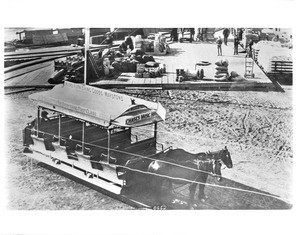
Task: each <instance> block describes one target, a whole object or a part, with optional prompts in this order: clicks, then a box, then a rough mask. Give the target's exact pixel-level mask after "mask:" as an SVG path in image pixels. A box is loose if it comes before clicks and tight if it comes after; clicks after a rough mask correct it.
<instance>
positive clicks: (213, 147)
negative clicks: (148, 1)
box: [1, 1, 297, 234]
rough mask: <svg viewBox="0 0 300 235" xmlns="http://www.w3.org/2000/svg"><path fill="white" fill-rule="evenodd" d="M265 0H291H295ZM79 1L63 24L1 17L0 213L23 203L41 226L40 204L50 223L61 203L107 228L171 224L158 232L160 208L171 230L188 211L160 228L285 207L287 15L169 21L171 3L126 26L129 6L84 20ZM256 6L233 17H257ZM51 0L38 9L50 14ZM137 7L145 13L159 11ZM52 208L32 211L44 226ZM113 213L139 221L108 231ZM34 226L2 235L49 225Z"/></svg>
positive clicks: (290, 153) (280, 211)
mask: <svg viewBox="0 0 300 235" xmlns="http://www.w3.org/2000/svg"><path fill="white" fill-rule="evenodd" d="M93 2H94V1H91V3H93ZM117 2H118V1H117ZM233 2H235V1H233ZM257 2H258V1H254V3H257ZM266 2H268V3H267V4H271V3H270V1H266ZM275 2H276V4H277V3H280V4H282V5H283V8H284V7H285V8H286V9H290V7H291V2H292V1H291V2H290V1H275ZM76 3H78V2H77V1H76ZM288 3H289V4H288ZM47 4H50V3H47ZM81 4H84V5H82V11H83V12H86V11H87V12H86V13H84V14H82V15H80V14H79V15H78V12H77V13H75V12H73V13H72V12H71V11H70V12H68V11H65V18H64V19H65V20H68V23H67V24H66V22H61V21H59V22H57V21H54V23H50V24H49V23H46V24H43V19H42V18H41V17H42V15H43V14H42V13H41V12H40V13H39V14H38V16H37V18H39V19H40V20H41V22H42V23H41V22H40V23H36V24H34V23H32V22H35V21H34V20H33V21H30V22H29V24H28V23H26V24H22V19H21V18H20V16H19V18H20V20H19V23H16V22H18V21H17V20H13V24H10V22H9V21H8V22H7V23H4V24H3V27H2V31H3V37H2V38H3V50H2V51H3V56H2V58H3V63H4V68H3V76H4V78H3V81H4V82H3V86H4V94H3V97H4V104H3V107H4V110H3V115H2V116H3V117H2V119H3V121H2V126H3V127H4V129H3V131H1V132H2V134H3V141H2V145H3V150H4V151H3V154H2V158H3V159H2V161H3V164H2V162H1V165H2V167H3V169H4V170H3V171H2V170H1V171H2V173H3V177H2V179H4V180H3V183H4V184H3V185H4V189H5V190H4V195H2V196H3V198H4V199H3V200H2V202H4V206H3V207H4V213H3V216H5V211H6V212H7V213H8V214H10V213H16V214H19V213H21V214H22V213H24V212H25V213H29V214H28V218H26V219H28V220H29V221H31V223H32V224H35V222H34V221H35V220H37V223H38V227H40V226H41V224H39V222H38V220H39V217H40V216H39V215H40V213H42V214H43V213H44V212H53V213H55V214H58V217H57V218H60V219H58V221H57V224H58V225H61V224H63V225H66V224H64V223H63V221H62V220H61V219H62V218H64V217H60V216H63V214H65V213H66V214H65V217H67V216H68V215H71V216H78V215H82V217H83V216H84V217H90V218H91V217H94V218H93V219H94V220H95V221H98V220H99V224H98V225H97V227H98V229H99V226H100V225H101V224H102V225H101V226H105V222H104V223H103V222H102V223H101V222H100V221H101V220H103V221H106V220H108V221H109V223H108V224H110V226H108V224H107V227H106V228H105V232H106V234H168V233H170V231H169V230H168V229H166V228H164V229H163V230H159V231H158V230H157V229H158V227H159V226H160V225H161V224H163V226H165V224H164V223H163V220H165V219H166V217H168V216H167V215H169V216H170V217H169V218H168V219H169V220H167V221H168V222H167V223H168V224H173V225H169V226H171V228H170V229H174V228H175V227H177V226H178V227H179V226H180V222H179V221H181V220H183V221H185V222H183V221H182V223H191V222H188V221H189V217H192V220H191V221H193V223H192V224H195V223H196V224H195V227H194V228H192V227H191V228H187V229H186V230H185V229H184V227H180V229H178V230H176V231H173V230H172V232H171V234H199V233H200V234H201V231H205V232H207V231H211V230H210V229H208V228H204V229H205V230H201V228H199V227H201V226H204V227H207V226H205V224H206V222H205V220H209V221H210V222H208V223H207V225H208V227H211V226H212V224H214V223H213V220H214V218H219V219H218V220H217V219H215V220H216V221H215V223H217V224H218V223H219V220H222V219H220V218H223V219H226V221H227V220H229V221H230V219H229V218H228V217H230V216H231V215H233V217H234V218H237V220H236V221H239V220H240V219H241V217H243V216H244V215H247V214H251V216H252V217H254V218H255V221H256V220H258V222H257V224H263V220H262V219H259V218H264V217H268V216H262V214H261V213H263V214H264V215H268V214H266V213H270V218H273V217H275V219H274V220H273V222H270V221H269V222H268V223H271V224H272V223H274V221H279V220H280V218H279V217H280V216H281V215H282V217H284V215H288V216H291V213H293V212H294V211H295V206H297V203H295V196H296V195H297V192H296V190H295V179H294V172H295V171H297V169H296V168H295V166H294V165H295V163H294V151H295V149H294V148H295V147H296V146H294V145H293V142H294V141H295V136H294V134H295V129H294V124H295V123H294V120H295V118H294V115H295V109H294V106H293V105H297V100H295V98H294V94H295V93H296V92H297V90H296V89H297V87H296V86H295V83H297V82H296V80H297V78H295V75H294V74H295V66H294V65H293V61H295V54H296V53H295V52H294V44H295V41H294V37H295V34H296V30H295V28H294V23H290V22H289V21H287V22H284V23H282V22H281V21H280V20H279V19H277V18H276V19H274V22H273V21H272V19H270V18H271V16H270V17H269V15H270V13H266V17H269V19H268V20H267V21H266V23H264V22H261V21H258V22H257V21H254V23H252V24H251V23H249V21H250V22H252V21H251V20H249V19H248V18H247V19H246V20H245V19H244V20H241V23H240V22H236V20H235V17H234V16H232V17H233V18H234V19H233V20H228V19H225V20H224V22H222V19H223V17H225V18H226V15H225V14H224V15H215V16H214V17H215V18H218V19H220V21H218V20H216V19H212V21H211V22H209V20H210V19H209V18H207V17H205V19H206V21H203V20H198V21H197V20H195V19H197V17H195V16H193V17H192V18H191V20H186V19H185V20H184V19H183V18H184V16H188V15H189V14H188V13H186V12H185V14H183V15H181V14H180V13H177V14H176V20H174V22H172V20H171V19H172V18H170V17H169V16H170V14H171V13H170V12H169V14H167V16H168V18H169V21H168V22H164V23H161V24H159V22H160V21H158V22H157V21H155V22H153V23H152V24H151V23H149V19H147V20H146V22H147V23H146V24H143V19H142V17H141V19H136V20H138V21H135V22H134V21H132V20H127V21H126V24H125V25H124V23H122V19H123V18H126V14H124V15H120V14H118V13H119V12H122V11H119V10H116V11H115V12H114V11H113V10H112V8H109V7H113V4H112V5H110V4H111V3H106V4H108V5H107V6H108V8H106V7H104V8H102V9H101V11H107V12H110V13H109V14H108V13H107V12H106V13H104V14H103V16H101V13H100V12H101V11H99V15H98V17H97V19H98V20H99V21H101V23H95V21H92V20H89V19H88V17H89V13H88V11H89V9H90V8H91V7H92V6H93V5H92V4H91V5H88V3H86V4H85V3H81ZM139 4H141V5H143V4H142V3H141V2H139ZM276 4H275V5H276ZM280 4H277V5H280ZM200 5H201V4H200ZM209 5H210V7H211V4H209ZM241 5H242V4H240V6H239V9H240V10H241V11H242V10H245V9H244V8H243V7H242V6H241ZM63 6H65V5H64V4H63ZM197 6H198V5H197ZM192 7H193V3H192V2H191V3H190V6H189V7H188V6H186V5H185V8H184V9H185V10H186V9H190V8H192ZM194 7H195V6H194ZM198 7H199V14H200V12H201V11H204V9H201V11H200V8H201V7H200V6H198ZM248 7H250V6H248ZM257 8H259V5H255V4H253V6H251V14H249V15H247V16H246V12H247V11H248V13H249V9H248V10H247V11H246V10H245V14H243V13H237V16H239V17H240V18H241V17H242V16H243V17H249V18H251V17H253V18H254V17H255V15H256V13H255V10H256V9H257ZM273 8H274V6H273V7H272V8H271V9H273ZM53 9H55V8H53V6H52V7H51V14H50V15H48V16H46V15H45V17H55V14H56V13H55V12H53ZM133 9H136V8H133ZM143 9H144V10H143V11H144V12H147V17H153V18H155V15H156V14H158V13H155V12H153V10H151V11H152V12H151V14H148V13H150V12H148V11H147V10H146V9H145V8H143ZM276 9H277V10H276V11H274V12H275V13H278V12H280V9H278V8H276ZM39 11H41V10H39ZM91 11H92V12H93V13H94V12H95V9H93V10H91ZM125 11H126V10H125ZM169 11H171V8H170V9H169ZM264 11H267V9H264V10H262V9H260V10H257V12H258V13H261V12H264ZM30 12H32V10H31V11H30ZM58 12H59V13H61V12H62V9H58ZM63 12H64V11H63ZM191 12H197V11H196V10H191ZM218 12H223V11H222V9H219V10H218V11H217V13H218ZM16 13H17V12H16ZM130 13H131V14H134V11H131V12H130ZM231 13H232V12H231ZM248 13H247V14H248ZM258 13H257V14H258ZM13 14H15V13H13ZM140 14H141V12H139V14H138V15H137V16H136V18H138V17H139V16H140ZM159 14H164V13H163V12H160V13H159ZM227 14H229V15H230V12H229V13H227ZM75 15H76V16H78V17H79V19H80V17H82V18H87V19H84V24H83V23H82V24H80V23H78V20H79V19H78V18H77V19H75V20H74V22H72V19H73V18H74V16H75ZM91 15H93V14H91ZM108 15H109V16H111V17H112V18H116V19H114V20H112V21H110V20H109V17H108ZM142 15H143V14H142ZM271 15H272V14H271ZM171 16H173V14H171ZM277 16H278V15H277ZM284 16H286V17H287V18H288V14H287V13H284ZM11 17H13V16H11ZM16 17H17V15H16ZM31 17H33V16H31ZM58 17H61V16H58ZM94 17H95V16H94V15H93V17H92V18H91V19H95V18H94ZM118 17H119V18H118ZM161 17H162V16H161V15H160V18H159V19H161ZM178 17H179V18H180V17H181V18H182V21H181V20H180V19H178ZM260 17H262V16H260ZM272 17H273V15H272ZM33 18H34V17H33ZM174 18H175V17H174ZM240 18H238V19H240ZM291 18H293V17H292V16H290V19H291ZM129 19H132V16H129ZM202 19H203V18H202ZM165 20H167V19H165ZM45 21H46V22H49V19H48V20H45ZM296 182H297V181H296ZM1 187H2V186H1ZM137 211H138V212H139V213H141V214H140V215H144V216H145V217H144V219H142V218H141V217H143V216H139V214H136V212H137ZM150 211H151V215H150V218H152V217H154V218H155V220H159V222H158V224H159V225H157V227H156V225H155V223H154V222H153V224H152V225H151V226H150V227H149V228H148V229H146V227H143V229H142V230H141V229H140V227H141V224H139V221H140V220H142V223H145V222H146V220H147V215H149V214H147V213H150ZM60 212H61V214H60ZM81 212H83V213H84V214H81ZM124 212H126V214H125V215H124V217H127V218H125V219H126V220H123V219H122V218H123V216H122V215H123V213H124ZM229 212H230V214H229V215H227V214H226V213H229ZM110 213H113V214H110ZM166 213H167V214H166ZM174 213H175V216H174ZM210 213H212V214H210ZM224 213H225V214H224ZM239 213H240V214H241V216H239ZM253 213H254V214H253ZM256 213H257V216H256ZM1 214H2V212H1ZM98 214H99V215H98ZM112 215H116V217H114V216H112ZM30 216H32V217H30ZM106 216H107V217H106ZM131 216H132V217H131ZM173 216H174V217H176V219H175V220H172V219H170V218H173ZM198 216H199V217H198ZM278 216H279V217H278ZM18 217H19V216H18ZM80 217H81V216H80ZM95 217H97V218H98V220H97V219H96V218H95ZM110 217H111V218H114V220H115V221H114V222H112V221H111V219H109V218H110ZM130 217H131V218H132V219H130ZM197 217H198V218H199V219H197ZM21 218H22V217H21ZM31 218H32V219H31ZM50 218H51V219H50ZM50 218H49V219H48V223H46V221H43V222H42V223H43V224H49V225H51V226H50V227H51V229H54V228H53V227H52V226H53V225H55V224H56V220H55V216H54V217H53V215H52V216H51V217H50ZM76 218H77V217H76ZM159 218H160V219H159ZM200 218H201V219H200ZM245 218H246V217H245ZM270 218H266V219H270ZM68 219H70V218H68ZM85 219H87V218H85ZM116 220H117V221H116ZM119 220H121V222H120V224H122V225H124V224H126V225H127V224H128V226H133V227H135V225H134V224H138V225H137V226H136V227H137V228H139V229H138V231H136V230H131V229H129V228H127V226H125V227H126V229H124V230H122V229H120V227H121V226H118V228H116V229H117V230H115V231H114V230H113V229H114V228H113V227H114V225H113V224H114V223H118V221H119ZM241 220H242V223H243V224H247V222H246V221H247V219H245V220H246V221H245V220H243V219H241ZM250 220H251V219H250ZM74 221H77V220H76V219H74ZM79 221H80V220H79ZM79 221H78V222H75V223H81V222H79ZM125 221H129V222H125ZM150 221H151V219H149V221H148V222H150ZM175 221H176V222H175ZM23 223H25V221H24V222H23ZM69 223H70V222H68V224H69ZM82 223H83V224H85V226H87V227H88V230H81V229H79V230H76V226H75V224H73V226H72V230H66V229H65V228H64V229H62V230H59V229H57V230H55V231H56V232H54V230H53V232H51V234H56V233H59V234H65V233H68V234H82V233H84V234H91V233H93V234H94V233H96V232H97V229H96V228H94V229H95V230H94V229H93V224H94V223H95V222H86V220H84V221H83V222H82ZM197 223H199V224H197ZM230 223H231V224H229V223H227V222H225V221H224V220H222V221H221V222H220V224H221V225H222V226H221V227H222V228H220V227H219V226H220V225H218V226H216V227H215V228H213V229H212V231H211V233H213V234H214V233H219V232H220V231H219V232H218V231H217V227H219V229H222V230H224V229H225V230H227V229H229V228H225V227H224V226H226V225H227V226H229V227H230V226H234V224H235V223H237V222H234V221H231V222H230ZM248 223H249V221H248ZM238 224H239V222H238ZM239 225H241V224H239ZM273 225H274V228H275V227H277V226H279V224H276V223H274V224H273ZM78 226H79V225H78ZM95 226H96V224H95ZM101 226H100V227H101ZM143 226H145V225H143ZM190 226H191V225H190ZM38 227H36V228H35V230H34V232H29V231H30V230H26V232H25V231H24V233H22V230H18V229H17V230H15V231H17V232H13V233H9V232H7V230H5V234H44V233H47V234H49V232H50V231H52V230H49V231H48V232H46V231H45V230H42V231H41V230H37V229H38ZM250 227H251V226H250ZM274 228H273V229H274ZM280 228H281V227H280ZM74 229H75V230H74ZM251 229H253V231H256V232H257V231H259V230H258V227H251ZM251 229H250V230H249V231H248V232H250V231H251ZM290 229H291V227H290V228H289V230H287V231H290ZM82 231H84V232H82ZM119 231H122V232H119ZM260 231H268V230H267V229H266V228H264V230H260ZM278 231H281V230H280V229H279V230H277V232H278ZM282 231H285V230H282ZM98 232H99V231H98ZM226 232H229V231H226ZM235 232H236V231H235ZM246 234H248V233H247V232H246ZM249 234H250V233H249Z"/></svg>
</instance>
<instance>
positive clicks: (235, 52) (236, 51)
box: [233, 35, 239, 55]
mask: <svg viewBox="0 0 300 235" xmlns="http://www.w3.org/2000/svg"><path fill="white" fill-rule="evenodd" d="M233 44H234V50H233V54H234V55H238V54H239V51H238V47H239V39H238V37H237V35H235V36H234V39H233Z"/></svg>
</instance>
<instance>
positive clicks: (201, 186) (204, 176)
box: [198, 173, 208, 202]
mask: <svg viewBox="0 0 300 235" xmlns="http://www.w3.org/2000/svg"><path fill="white" fill-rule="evenodd" d="M207 177H208V174H207V173H205V174H202V175H201V177H199V182H200V183H199V194H198V198H199V200H200V201H202V202H205V200H206V199H207V196H206V195H205V193H204V187H205V183H206V180H207Z"/></svg>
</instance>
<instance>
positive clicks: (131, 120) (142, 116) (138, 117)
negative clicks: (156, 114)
mask: <svg viewBox="0 0 300 235" xmlns="http://www.w3.org/2000/svg"><path fill="white" fill-rule="evenodd" d="M151 117H152V112H150V113H143V114H140V115H136V116H134V117H132V118H128V119H126V125H131V124H133V123H135V122H139V121H142V120H145V119H150V118H151Z"/></svg>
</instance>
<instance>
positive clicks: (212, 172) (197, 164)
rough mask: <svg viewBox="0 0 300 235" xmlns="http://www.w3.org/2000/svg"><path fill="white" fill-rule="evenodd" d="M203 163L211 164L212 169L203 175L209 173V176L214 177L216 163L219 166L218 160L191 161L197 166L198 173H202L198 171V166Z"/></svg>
mask: <svg viewBox="0 0 300 235" xmlns="http://www.w3.org/2000/svg"><path fill="white" fill-rule="evenodd" d="M203 162H207V163H208V164H212V169H211V171H210V172H205V171H204V172H205V173H209V174H211V175H212V176H216V175H217V173H216V165H217V163H219V164H221V162H220V160H215V159H208V160H200V159H195V160H194V161H193V163H194V164H195V165H196V166H197V169H198V170H200V171H203V170H201V169H200V165H201V163H203Z"/></svg>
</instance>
